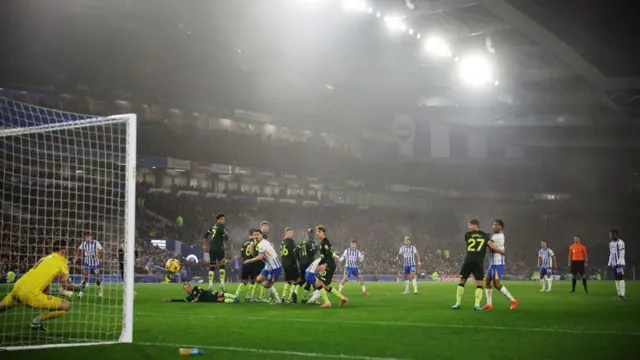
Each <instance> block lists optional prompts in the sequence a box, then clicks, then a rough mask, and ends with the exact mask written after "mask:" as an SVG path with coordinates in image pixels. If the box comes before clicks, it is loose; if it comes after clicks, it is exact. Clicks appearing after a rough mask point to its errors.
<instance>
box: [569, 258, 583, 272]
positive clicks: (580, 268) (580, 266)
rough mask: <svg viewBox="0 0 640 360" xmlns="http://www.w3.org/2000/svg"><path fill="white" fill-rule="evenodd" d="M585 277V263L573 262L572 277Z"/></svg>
mask: <svg viewBox="0 0 640 360" xmlns="http://www.w3.org/2000/svg"><path fill="white" fill-rule="evenodd" d="M576 274H580V275H585V274H586V272H585V268H584V261H573V260H572V261H571V275H576Z"/></svg>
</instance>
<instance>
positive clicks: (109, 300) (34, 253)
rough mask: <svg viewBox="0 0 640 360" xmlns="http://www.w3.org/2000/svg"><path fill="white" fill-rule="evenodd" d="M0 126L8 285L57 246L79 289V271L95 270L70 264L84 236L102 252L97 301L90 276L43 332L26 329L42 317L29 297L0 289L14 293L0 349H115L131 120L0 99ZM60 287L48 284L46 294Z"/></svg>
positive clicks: (81, 261) (3, 319)
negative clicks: (111, 345) (61, 243)
mask: <svg viewBox="0 0 640 360" xmlns="http://www.w3.org/2000/svg"><path fill="white" fill-rule="evenodd" d="M0 122H1V125H2V127H3V128H2V129H0V143H1V145H0V181H1V182H2V184H1V185H2V187H1V189H2V190H1V191H2V197H1V198H0V201H2V208H1V214H2V238H1V239H0V268H1V269H2V273H3V274H4V278H5V279H6V280H5V282H11V280H12V277H13V274H15V275H17V281H18V282H19V281H20V277H21V276H23V275H24V274H25V273H27V272H28V271H29V269H30V268H31V267H32V266H34V265H35V264H36V262H37V261H38V260H39V259H40V258H42V257H43V256H46V255H48V254H50V253H51V247H52V244H53V242H54V241H56V240H59V239H63V240H66V241H67V244H68V250H67V252H68V256H67V257H68V259H69V271H70V274H71V281H72V282H73V283H74V284H75V285H76V286H79V285H80V284H81V282H82V277H81V275H80V274H81V273H82V270H83V268H86V267H87V265H92V266H95V265H96V264H95V263H92V262H91V261H89V260H92V259H85V258H84V256H79V258H78V261H77V262H76V261H74V258H75V256H74V255H75V252H76V249H78V247H79V246H80V245H81V243H82V242H83V239H84V238H85V235H86V234H87V233H88V232H90V233H91V236H92V237H93V239H95V240H97V241H98V242H100V244H101V245H102V247H103V249H104V251H103V253H104V256H103V258H102V259H99V273H100V275H99V278H100V280H101V288H102V296H100V293H99V291H98V290H99V289H98V287H97V286H96V277H95V276H94V275H93V274H92V275H90V276H89V283H88V285H87V287H86V289H85V290H84V294H83V297H82V298H80V297H78V296H77V295H78V293H77V292H76V293H74V295H73V296H72V297H71V298H66V299H67V300H68V301H70V302H71V310H70V311H69V312H68V313H66V314H65V315H64V316H62V317H58V318H56V319H51V320H47V321H43V322H42V323H43V324H44V326H45V327H46V328H47V330H48V331H47V332H38V331H33V330H32V329H31V327H30V324H31V321H32V318H34V317H36V316H38V315H39V314H44V313H46V312H48V311H49V310H48V309H44V308H39V309H38V308H36V309H34V308H28V307H27V306H25V304H24V303H25V302H28V301H29V299H23V297H25V296H27V295H25V294H20V293H18V292H17V291H13V290H14V289H22V288H23V287H25V286H28V284H24V283H20V282H19V283H18V286H15V287H14V286H13V284H11V283H9V284H0V299H2V298H5V296H7V295H8V294H12V295H11V296H12V297H11V298H12V299H13V302H14V303H15V304H14V305H15V306H13V307H12V308H10V309H8V310H7V311H6V312H4V313H0V347H24V346H42V345H61V344H72V343H105V342H117V341H120V340H121V337H122V335H123V328H124V325H123V324H124V323H125V319H126V317H125V316H124V311H123V310H124V308H125V304H126V302H125V301H124V300H125V291H124V289H125V287H124V286H123V281H122V278H121V274H120V266H119V264H120V261H119V260H120V259H122V260H124V259H125V258H126V256H123V255H124V254H121V256H120V258H119V256H118V255H119V252H118V250H119V248H120V247H121V241H123V240H124V239H125V238H126V239H127V242H129V241H133V239H132V238H131V239H130V240H129V236H128V234H130V233H129V232H128V231H127V230H126V229H127V227H128V226H133V217H134V214H133V213H131V211H130V208H128V207H127V204H128V203H129V202H131V203H133V201H134V199H131V197H132V194H133V192H131V191H128V190H130V189H129V187H130V186H132V187H133V186H135V182H134V181H133V180H132V179H133V177H132V176H131V174H130V173H131V172H132V169H133V167H131V166H128V164H130V163H131V161H133V162H134V164H135V151H133V150H132V149H131V145H132V144H131V140H130V138H129V137H128V136H127V133H128V132H130V129H131V126H133V127H135V117H134V116H131V115H122V116H115V117H109V118H99V119H95V118H94V119H92V118H91V117H89V116H85V115H76V114H69V113H64V112H60V111H54V110H50V109H44V108H39V107H35V106H31V105H26V104H22V103H19V102H14V101H12V100H8V99H2V98H0ZM134 134H135V131H134ZM133 146H135V142H134V144H133ZM128 150H130V151H128ZM132 157H133V159H132ZM129 180H131V181H129ZM127 251H128V250H127V248H126V246H125V253H126V252H127ZM127 265H128V264H127ZM128 268H129V267H126V266H125V269H128ZM131 268H132V266H131ZM7 280H8V281H7ZM57 287H58V286H57V284H56V282H55V281H54V283H53V284H52V285H51V287H50V288H51V290H50V291H53V290H55V289H57ZM22 292H24V291H22ZM127 293H128V292H127ZM53 296H54V297H55V296H60V295H53ZM127 296H129V295H127ZM60 297H61V296H60ZM61 298H63V297H61ZM31 301H33V299H31Z"/></svg>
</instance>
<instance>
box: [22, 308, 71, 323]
mask: <svg viewBox="0 0 640 360" xmlns="http://www.w3.org/2000/svg"><path fill="white" fill-rule="evenodd" d="M66 313H67V312H66V311H49V312H46V313H44V314H40V315H38V316H36V317H34V318H33V320H31V322H32V323H34V324H40V322H42V321H43V320H49V319H55V318H57V317H60V316H62V315H64V314H66Z"/></svg>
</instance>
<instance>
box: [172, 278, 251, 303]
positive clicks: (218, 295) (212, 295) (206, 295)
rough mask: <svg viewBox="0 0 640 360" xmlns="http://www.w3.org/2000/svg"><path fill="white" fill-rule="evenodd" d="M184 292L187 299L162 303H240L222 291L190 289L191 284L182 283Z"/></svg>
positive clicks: (195, 287) (233, 296)
mask: <svg viewBox="0 0 640 360" xmlns="http://www.w3.org/2000/svg"><path fill="white" fill-rule="evenodd" d="M182 289H183V290H184V292H186V293H187V297H185V298H184V299H169V298H167V299H164V302H166V303H171V302H188V303H197V302H209V303H225V304H237V303H239V302H240V298H239V297H237V296H235V295H233V294H227V293H224V292H222V291H218V292H215V291H211V290H202V289H200V288H199V287H197V286H193V287H191V284H189V283H188V282H187V283H184V285H183V286H182Z"/></svg>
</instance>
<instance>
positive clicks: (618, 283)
mask: <svg viewBox="0 0 640 360" xmlns="http://www.w3.org/2000/svg"><path fill="white" fill-rule="evenodd" d="M614 282H615V283H616V292H617V293H618V296H620V280H615V281H614Z"/></svg>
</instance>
